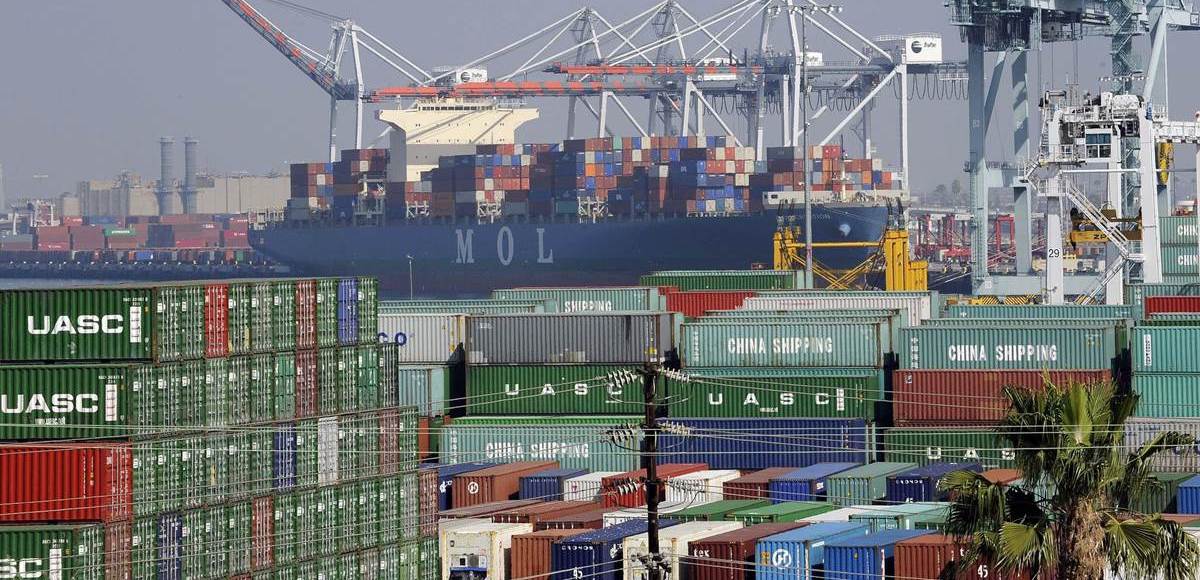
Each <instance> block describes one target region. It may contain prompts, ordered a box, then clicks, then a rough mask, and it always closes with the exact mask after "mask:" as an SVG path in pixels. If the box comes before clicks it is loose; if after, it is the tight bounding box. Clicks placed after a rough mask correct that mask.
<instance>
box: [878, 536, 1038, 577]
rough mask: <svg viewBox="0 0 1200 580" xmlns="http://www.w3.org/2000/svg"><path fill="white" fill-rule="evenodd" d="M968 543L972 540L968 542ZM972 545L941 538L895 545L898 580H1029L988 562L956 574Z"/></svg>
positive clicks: (922, 539) (908, 541) (924, 537)
mask: <svg viewBox="0 0 1200 580" xmlns="http://www.w3.org/2000/svg"><path fill="white" fill-rule="evenodd" d="M968 541H969V540H968ZM969 549H970V545H969V544H968V543H964V541H963V540H959V539H956V538H954V537H952V536H944V535H942V534H929V535H925V536H920V537H916V538H910V539H907V540H904V541H902V542H899V543H897V544H896V551H895V560H894V561H895V566H896V571H895V577H896V578H941V579H946V580H950V579H953V580H975V579H978V578H987V579H988V580H1027V579H1028V578H1029V574H1028V573H1024V574H1022V573H1009V572H1001V571H1000V570H999V569H997V568H996V567H995V566H993V565H991V563H989V562H987V561H982V562H976V563H974V564H971V565H970V566H969V567H968V568H967V569H965V570H962V571H961V572H958V573H954V570H955V568H956V566H957V564H958V563H959V562H961V561H962V559H963V558H964V557H965V556H966V554H967V552H968V550H969Z"/></svg>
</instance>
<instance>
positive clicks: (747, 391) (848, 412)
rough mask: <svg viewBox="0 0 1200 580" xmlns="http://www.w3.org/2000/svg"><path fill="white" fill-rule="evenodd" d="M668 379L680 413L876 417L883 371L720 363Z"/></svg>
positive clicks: (676, 412) (675, 411)
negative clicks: (681, 378)
mask: <svg viewBox="0 0 1200 580" xmlns="http://www.w3.org/2000/svg"><path fill="white" fill-rule="evenodd" d="M684 372H685V374H686V375H687V376H688V377H689V380H688V381H686V382H684V381H678V380H674V379H668V380H667V394H668V395H669V396H671V397H672V401H674V403H673V404H672V405H671V414H672V415H675V416H679V417H728V418H741V417H855V418H863V419H867V420H871V419H874V418H875V407H876V405H877V404H881V403H882V402H883V401H884V385H885V382H884V381H885V374H884V372H883V371H882V370H880V369H871V368H856V367H849V368H812V369H804V368H770V367H725V368H720V367H718V368H703V367H701V368H687V369H684Z"/></svg>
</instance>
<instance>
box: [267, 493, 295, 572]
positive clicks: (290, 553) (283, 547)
mask: <svg viewBox="0 0 1200 580" xmlns="http://www.w3.org/2000/svg"><path fill="white" fill-rule="evenodd" d="M298 496H299V494H297V493H279V494H276V495H275V497H274V498H273V501H274V508H275V522H274V527H273V533H274V542H275V564H276V565H277V566H283V565H286V564H287V563H289V562H294V561H296V546H297V543H298V542H299V541H300V537H299V535H298V534H297V521H296V517H297V516H296V508H297V506H298V502H297V498H298Z"/></svg>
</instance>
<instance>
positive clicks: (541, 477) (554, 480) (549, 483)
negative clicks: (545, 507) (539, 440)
mask: <svg viewBox="0 0 1200 580" xmlns="http://www.w3.org/2000/svg"><path fill="white" fill-rule="evenodd" d="M587 472H588V470H586V469H551V470H548V471H542V472H538V473H535V474H533V475H526V476H524V477H522V478H521V489H520V491H519V492H518V493H519V495H517V497H518V498H519V499H540V500H542V501H561V500H562V490H563V482H564V481H566V480H568V479H571V478H572V477H579V476H581V475H585V474H587Z"/></svg>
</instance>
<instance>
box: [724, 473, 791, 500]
mask: <svg viewBox="0 0 1200 580" xmlns="http://www.w3.org/2000/svg"><path fill="white" fill-rule="evenodd" d="M793 471H796V468H795V467H768V468H767V469H760V470H758V471H755V472H754V473H748V474H746V475H743V476H741V477H739V478H737V479H735V480H733V481H726V482H725V483H724V485H722V486H721V497H722V498H724V499H758V498H765V497H770V496H771V491H770V489H769V484H770V483H771V480H772V479H775V478H776V477H783V476H784V475H787V474H789V473H791V472H793Z"/></svg>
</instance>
